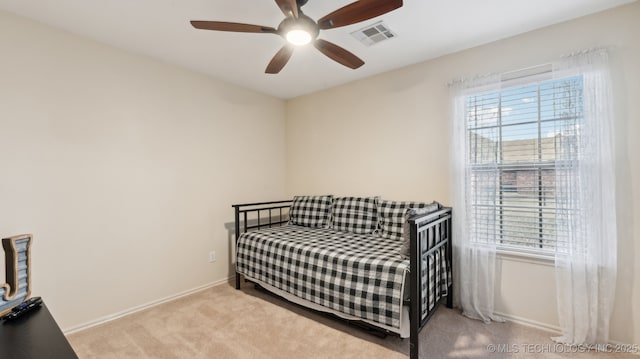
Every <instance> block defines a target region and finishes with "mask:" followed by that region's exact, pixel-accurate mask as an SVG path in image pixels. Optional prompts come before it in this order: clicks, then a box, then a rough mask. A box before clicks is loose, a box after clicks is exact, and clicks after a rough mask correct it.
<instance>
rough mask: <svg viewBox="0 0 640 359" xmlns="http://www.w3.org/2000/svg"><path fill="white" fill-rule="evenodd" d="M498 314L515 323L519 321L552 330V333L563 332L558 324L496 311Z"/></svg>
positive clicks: (548, 330) (537, 327)
mask: <svg viewBox="0 0 640 359" xmlns="http://www.w3.org/2000/svg"><path fill="white" fill-rule="evenodd" d="M496 315H499V316H501V317H502V318H504V319H505V320H507V321H510V322H514V323H517V324H522V325H525V326H527V327H531V328H536V329H540V330H544V331H546V332H550V333H552V334H556V335H560V334H561V332H562V330H561V329H560V327H559V326H556V325H551V324H547V323H542V322H538V321H535V320H531V319H527V318H522V317H518V316H515V315H511V314H505V313H500V312H496Z"/></svg>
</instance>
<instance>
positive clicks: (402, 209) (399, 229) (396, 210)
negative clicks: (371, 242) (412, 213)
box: [378, 200, 439, 240]
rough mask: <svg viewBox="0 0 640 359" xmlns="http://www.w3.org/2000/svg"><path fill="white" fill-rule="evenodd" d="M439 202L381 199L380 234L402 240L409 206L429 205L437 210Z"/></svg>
mask: <svg viewBox="0 0 640 359" xmlns="http://www.w3.org/2000/svg"><path fill="white" fill-rule="evenodd" d="M438 206H439V204H438V203H437V202H433V203H429V204H427V203H419V202H402V201H384V200H382V201H380V202H379V204H378V218H379V220H380V230H379V231H378V235H379V236H380V237H382V238H388V239H396V240H402V237H403V234H404V230H403V226H404V223H405V213H406V212H407V210H408V209H409V208H426V207H429V208H431V210H433V211H435V210H436V209H438Z"/></svg>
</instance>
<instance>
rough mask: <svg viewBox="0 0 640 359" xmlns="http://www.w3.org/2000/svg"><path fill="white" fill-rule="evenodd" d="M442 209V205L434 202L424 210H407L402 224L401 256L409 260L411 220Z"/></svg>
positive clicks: (423, 208)
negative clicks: (416, 216)
mask: <svg viewBox="0 0 640 359" xmlns="http://www.w3.org/2000/svg"><path fill="white" fill-rule="evenodd" d="M440 207H441V205H440V203H438V202H436V201H433V203H431V204H428V205H427V206H426V207H422V208H408V209H407V210H406V212H405V213H404V222H403V223H402V232H403V233H402V247H401V248H400V255H401V256H403V257H406V258H409V252H410V251H409V249H410V247H409V245H410V243H411V233H410V232H409V231H411V229H410V227H411V226H410V225H409V222H408V220H409V218H411V217H413V216H415V215H422V214H427V213H431V212H434V211H437V210H439V209H440Z"/></svg>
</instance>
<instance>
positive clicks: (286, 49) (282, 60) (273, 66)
mask: <svg viewBox="0 0 640 359" xmlns="http://www.w3.org/2000/svg"><path fill="white" fill-rule="evenodd" d="M292 54H293V46H291V45H284V46H283V47H282V48H281V49H280V51H278V52H277V53H276V55H275V56H274V57H273V58H272V59H271V62H269V65H267V69H266V70H265V71H264V72H265V73H267V74H277V73H278V72H280V70H282V68H283V67H284V65H286V64H287V62H289V59H290V58H291V55H292Z"/></svg>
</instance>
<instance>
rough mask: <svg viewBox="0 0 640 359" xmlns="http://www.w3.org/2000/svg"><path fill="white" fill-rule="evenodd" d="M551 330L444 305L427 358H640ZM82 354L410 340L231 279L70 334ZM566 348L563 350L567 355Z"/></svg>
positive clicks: (324, 351) (323, 348)
mask: <svg viewBox="0 0 640 359" xmlns="http://www.w3.org/2000/svg"><path fill="white" fill-rule="evenodd" d="M550 336H551V334H550V333H548V332H545V331H541V330H537V329H533V328H529V327H526V326H522V325H518V324H514V323H508V322H507V323H492V324H484V323H482V322H479V321H475V320H471V319H468V318H466V317H464V316H462V315H461V314H460V313H459V311H457V310H452V309H447V308H446V307H444V306H441V307H440V308H439V309H438V310H437V312H436V313H435V314H434V316H433V317H432V319H431V320H430V321H429V323H428V324H427V326H426V327H425V328H424V329H423V330H422V332H421V333H420V345H421V347H420V357H421V358H438V359H439V358H584V359H587V358H636V359H637V358H638V356H635V355H631V354H622V353H604V352H597V351H590V352H586V353H585V352H579V353H576V352H573V353H571V351H576V350H577V349H576V348H570V347H562V346H556V345H555V344H554V343H553V342H552V341H551V340H550V339H549V337H550ZM68 339H69V342H70V343H71V345H72V347H73V348H74V350H75V351H76V353H77V354H78V356H79V357H80V358H136V359H141V358H260V359H268V358H367V359H370V358H385V359H387V358H389V359H394V358H408V353H409V340H408V339H400V338H398V337H396V336H388V337H387V338H384V339H382V338H378V337H376V336H373V335H371V334H369V333H367V332H365V331H363V330H361V329H359V328H356V327H353V326H351V325H348V324H346V322H344V321H339V320H336V319H332V318H327V317H325V316H324V315H320V314H318V313H315V312H312V311H309V310H307V309H303V308H301V307H299V306H296V305H294V304H291V303H289V302H287V301H285V300H283V299H280V298H277V297H274V296H272V295H270V294H268V293H265V292H264V291H262V290H256V289H255V288H254V286H253V285H251V284H249V283H244V284H243V286H242V290H241V291H237V290H235V289H234V288H233V287H232V285H231V284H230V283H229V284H223V285H219V286H216V287H213V288H210V289H207V290H205V291H202V292H198V293H195V294H192V295H189V296H187V297H184V298H181V299H178V300H175V301H173V302H170V303H165V304H162V305H159V306H156V307H153V308H150V309H148V310H145V311H142V312H138V313H135V314H132V315H129V316H126V317H124V318H120V319H117V320H114V321H111V322H109V323H106V324H103V325H100V326H97V327H93V328H90V329H87V330H84V331H81V332H78V333H75V334H72V335H69V336H68ZM560 351H562V352H563V353H560Z"/></svg>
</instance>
